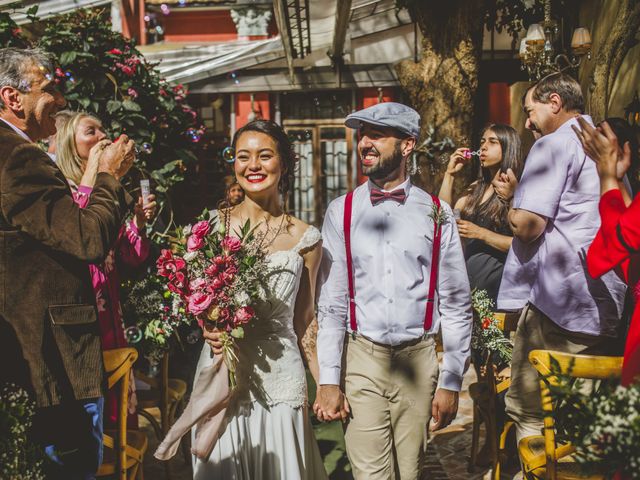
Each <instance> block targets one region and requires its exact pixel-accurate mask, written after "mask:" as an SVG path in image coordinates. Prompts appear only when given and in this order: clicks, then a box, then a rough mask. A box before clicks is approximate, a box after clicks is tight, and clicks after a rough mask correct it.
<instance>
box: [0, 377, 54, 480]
mask: <svg viewBox="0 0 640 480" xmlns="http://www.w3.org/2000/svg"><path fill="white" fill-rule="evenodd" d="M34 413H35V403H34V402H33V401H32V400H31V399H30V398H29V396H28V395H27V392H25V391H24V390H23V389H21V388H19V387H16V386H15V385H13V384H5V385H3V386H2V390H1V391H0V478H3V479H11V480H44V474H43V472H42V465H43V462H44V455H43V453H42V452H41V450H40V449H39V448H38V447H37V446H36V445H33V444H31V443H29V441H28V440H27V432H28V431H29V428H31V422H32V418H33V415H34Z"/></svg>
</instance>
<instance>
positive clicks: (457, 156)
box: [447, 147, 469, 177]
mask: <svg viewBox="0 0 640 480" xmlns="http://www.w3.org/2000/svg"><path fill="white" fill-rule="evenodd" d="M467 151H469V149H468V148H466V147H462V148H458V149H457V150H456V151H455V152H453V153H452V154H451V156H450V157H449V163H448V165H447V173H448V174H449V175H452V176H454V177H455V176H456V175H457V174H458V173H460V172H461V171H462V169H463V168H464V166H465V165H466V164H467V163H469V158H467V157H465V155H464V152H467Z"/></svg>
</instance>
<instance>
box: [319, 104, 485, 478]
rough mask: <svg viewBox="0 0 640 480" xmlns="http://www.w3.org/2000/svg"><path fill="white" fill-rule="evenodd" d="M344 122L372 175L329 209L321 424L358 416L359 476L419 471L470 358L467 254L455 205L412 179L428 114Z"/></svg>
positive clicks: (453, 408)
mask: <svg viewBox="0 0 640 480" xmlns="http://www.w3.org/2000/svg"><path fill="white" fill-rule="evenodd" d="M345 125H346V126H347V127H350V128H354V129H357V130H358V132H359V137H360V141H359V142H358V152H359V154H360V162H361V166H362V172H363V173H364V174H365V175H366V176H368V177H369V181H368V182H367V183H366V184H363V185H361V186H359V187H358V188H356V189H355V190H354V191H353V192H352V193H351V194H347V195H346V196H342V197H340V198H338V199H336V200H334V201H333V202H331V204H330V205H329V207H328V209H327V213H326V216H325V221H324V225H323V229H322V236H323V248H324V253H323V264H322V281H321V292H320V297H319V303H318V321H319V331H318V359H319V363H320V382H319V383H320V385H319V388H318V395H317V400H316V404H315V405H314V410H315V412H316V414H317V415H318V418H319V419H320V420H334V419H337V418H340V417H342V419H343V420H345V419H346V418H347V417H349V419H348V422H347V423H346V427H345V440H346V447H347V454H348V456H349V460H350V461H351V465H352V467H353V473H354V476H355V478H356V480H364V479H367V480H376V479H380V480H382V479H384V480H388V479H390V478H394V476H395V478H401V479H402V480H411V479H417V478H419V475H420V470H421V468H422V464H423V460H424V456H425V452H426V447H427V435H428V432H427V427H428V423H429V420H430V419H431V418H432V417H433V419H434V422H435V423H434V425H433V426H432V427H431V430H433V431H435V430H439V429H441V428H444V427H446V426H447V425H448V424H449V423H450V422H451V421H452V420H453V419H454V418H455V416H456V413H457V410H458V392H459V391H460V386H461V384H462V376H463V374H464V371H465V369H466V367H467V364H468V358H469V342H470V337H471V318H472V317H471V307H470V292H469V282H468V278H467V272H466V269H465V262H464V257H463V253H462V248H461V245H460V238H459V236H458V231H457V228H456V223H455V220H454V218H453V214H452V212H451V209H450V208H449V206H448V205H446V204H444V205H442V207H439V201H438V199H437V198H434V197H432V196H431V195H429V194H428V193H426V192H424V191H423V190H421V189H420V188H418V187H416V186H414V185H412V183H411V180H410V179H409V177H408V175H407V168H406V163H407V159H408V158H409V156H410V155H411V153H412V152H413V150H414V148H415V145H416V140H417V138H418V135H419V132H420V116H419V115H418V113H417V112H416V111H415V110H413V109H411V108H409V107H407V106H405V105H401V104H398V103H391V102H389V103H380V104H377V105H375V106H372V107H369V108H366V109H364V110H360V111H358V112H355V113H352V114H351V115H349V116H348V117H347V119H346V121H345ZM434 307H435V308H434ZM440 328H442V337H443V343H444V357H443V362H442V369H441V370H442V371H441V373H440V375H438V373H439V372H438V370H439V369H438V359H437V356H436V349H435V341H434V335H435V334H436V333H437V331H438V329H440ZM343 353H344V358H345V362H344V364H343V362H342V359H343ZM343 365H344V366H343ZM438 376H439V377H440V379H439V384H438ZM341 385H343V386H344V393H343V390H342V389H341ZM436 385H438V386H437V388H436Z"/></svg>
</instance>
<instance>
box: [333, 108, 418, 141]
mask: <svg viewBox="0 0 640 480" xmlns="http://www.w3.org/2000/svg"><path fill="white" fill-rule="evenodd" d="M363 123H370V124H371V125H377V126H378V127H391V128H395V129H396V130H400V131H401V132H402V133H406V134H407V135H409V136H410V137H413V138H415V139H416V140H417V139H418V137H419V136H420V115H419V114H418V112H416V111H415V110H414V109H413V108H411V107H407V106H406V105H403V104H402V103H395V102H382V103H378V104H376V105H373V106H371V107H368V108H365V109H364V110H358V111H357V112H353V113H351V114H349V115H347V118H346V120H345V121H344V124H345V125H346V126H347V127H349V128H353V129H356V130H357V129H359V128H360V127H361V126H362V124H363Z"/></svg>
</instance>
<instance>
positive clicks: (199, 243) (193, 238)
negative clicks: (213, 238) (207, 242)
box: [187, 235, 204, 252]
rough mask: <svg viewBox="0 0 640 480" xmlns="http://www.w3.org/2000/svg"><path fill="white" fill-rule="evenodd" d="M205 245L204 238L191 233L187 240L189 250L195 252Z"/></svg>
mask: <svg viewBox="0 0 640 480" xmlns="http://www.w3.org/2000/svg"><path fill="white" fill-rule="evenodd" d="M202 247H204V239H203V238H202V237H199V236H197V235H190V236H189V239H188V240H187V252H195V251H196V250H200V249H201V248H202Z"/></svg>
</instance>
